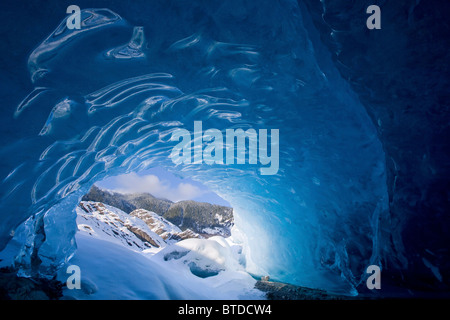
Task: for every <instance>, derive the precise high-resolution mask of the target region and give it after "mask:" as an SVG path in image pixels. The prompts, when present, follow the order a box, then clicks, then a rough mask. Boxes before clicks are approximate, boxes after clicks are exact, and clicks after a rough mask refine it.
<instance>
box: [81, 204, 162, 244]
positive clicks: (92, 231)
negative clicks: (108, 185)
mask: <svg viewBox="0 0 450 320" xmlns="http://www.w3.org/2000/svg"><path fill="white" fill-rule="evenodd" d="M77 225H78V230H79V231H81V232H84V233H86V234H88V235H89V236H92V237H94V238H98V239H102V240H106V241H110V242H115V243H120V244H122V245H124V246H126V247H129V248H130V249H133V250H136V251H142V250H144V249H149V248H160V247H164V246H166V243H165V241H164V240H163V239H162V238H161V237H160V236H159V235H158V234H156V233H155V232H153V231H152V230H151V229H150V228H149V227H148V226H147V225H146V224H145V222H143V221H142V220H141V219H139V218H137V217H133V216H130V215H128V214H126V213H125V212H123V211H122V210H120V209H117V208H115V207H112V206H109V205H106V204H103V203H101V202H93V201H82V202H81V203H80V205H79V206H78V207H77Z"/></svg>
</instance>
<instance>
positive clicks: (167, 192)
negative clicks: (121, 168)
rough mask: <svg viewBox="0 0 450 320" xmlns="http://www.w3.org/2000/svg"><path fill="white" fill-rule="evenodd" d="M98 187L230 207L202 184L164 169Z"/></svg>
mask: <svg viewBox="0 0 450 320" xmlns="http://www.w3.org/2000/svg"><path fill="white" fill-rule="evenodd" d="M96 185H97V186H99V187H100V188H102V189H108V190H112V191H116V192H121V193H137V192H146V193H150V194H152V195H154V196H155V197H158V198H165V199H169V200H171V201H174V202H177V201H180V200H196V201H202V202H209V203H214V204H220V205H226V206H229V205H230V204H229V203H228V202H227V201H225V200H224V199H222V198H220V197H219V196H218V195H217V194H215V193H214V192H212V191H211V190H209V189H208V188H206V187H205V186H204V185H202V184H201V183H198V182H196V181H193V180H190V179H187V178H185V179H181V178H178V177H176V176H175V175H173V174H171V173H170V172H167V171H166V170H163V169H162V168H155V169H150V170H146V171H145V172H140V173H134V172H132V173H129V174H123V175H119V176H114V177H109V178H106V179H105V180H103V181H100V182H97V183H96Z"/></svg>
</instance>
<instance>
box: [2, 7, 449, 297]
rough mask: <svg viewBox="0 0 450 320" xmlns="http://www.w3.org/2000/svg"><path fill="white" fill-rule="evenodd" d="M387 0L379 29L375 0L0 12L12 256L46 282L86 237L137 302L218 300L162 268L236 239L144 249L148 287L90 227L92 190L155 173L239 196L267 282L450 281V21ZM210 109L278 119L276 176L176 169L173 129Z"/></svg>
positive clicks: (398, 287)
mask: <svg viewBox="0 0 450 320" xmlns="http://www.w3.org/2000/svg"><path fill="white" fill-rule="evenodd" d="M374 2H377V3H378V4H379V5H380V7H381V11H382V27H381V29H380V30H369V29H367V27H366V19H367V17H368V15H367V14H366V8H367V7H368V6H369V5H371V4H373V3H371V1H358V2H354V1H352V2H349V1H343V0H342V1H341V0H339V1H331V0H330V1H329V0H324V1H309V0H304V1H303V0H299V1H293V0H279V1H278V0H277V1H250V0H249V1H240V0H230V1H215V0H214V1H185V0H180V1H157V0H152V1H144V0H139V1H133V2H132V3H129V2H125V1H115V0H110V1H101V0H92V1H87V0H86V1H85V0H79V1H77V3H76V4H77V6H79V7H80V8H81V26H80V28H79V29H77V28H73V29H70V28H69V27H68V23H67V20H68V19H69V17H70V15H69V14H67V13H66V8H67V5H68V4H67V3H65V2H64V1H58V2H56V1H55V2H52V3H50V2H49V3H44V2H42V3H41V2H39V3H38V2H30V3H29V4H27V6H28V7H27V8H23V7H20V6H17V5H16V4H15V3H14V2H10V3H8V4H5V5H4V6H3V5H2V6H3V9H2V11H1V13H0V15H1V21H2V23H4V25H2V26H1V27H0V28H1V30H2V46H3V50H2V52H3V54H2V57H1V58H0V64H1V72H0V79H1V84H2V85H1V88H0V99H1V102H2V107H1V112H2V117H1V118H0V121H1V125H0V128H1V135H0V136H1V139H2V147H1V149H0V152H1V156H0V161H1V165H0V171H1V175H0V178H1V186H0V188H1V192H0V197H1V198H0V199H1V200H0V250H1V251H2V252H1V253H0V259H1V261H0V267H2V268H6V267H9V268H13V270H14V272H15V273H16V274H17V275H18V276H21V277H31V278H44V279H45V278H48V279H50V278H53V277H54V276H55V274H58V273H59V274H60V273H61V270H63V271H65V269H64V268H65V267H66V266H67V265H69V264H71V263H72V264H73V259H78V261H80V263H81V262H83V261H85V260H86V259H88V258H87V257H83V256H80V253H78V256H77V250H78V249H80V250H81V248H84V250H88V251H89V250H91V251H89V252H91V253H92V252H96V257H97V258H96V259H95V261H94V260H92V259H91V261H89V262H87V260H86V261H85V262H86V263H90V264H91V266H92V268H93V269H95V268H103V270H104V273H105V277H106V275H107V274H108V266H111V265H115V267H114V268H111V272H110V274H109V276H110V278H107V279H106V278H105V279H104V280H102V281H103V284H104V283H108V281H112V280H111V279H117V278H118V277H125V280H124V281H125V283H128V284H130V288H135V291H134V292H133V293H131V292H128V293H127V291H124V293H123V296H122V298H147V299H172V298H187V299H196V298H205V297H216V296H215V293H214V292H207V293H203V294H204V295H203V296H199V295H198V292H193V291H192V288H191V287H189V286H188V285H183V284H179V285H174V284H173V280H172V279H173V278H174V277H176V275H173V274H171V272H172V271H170V270H166V269H165V268H164V267H161V265H162V264H163V262H161V261H163V260H164V259H165V260H170V261H168V262H170V263H175V262H174V261H175V260H174V259H171V257H173V256H174V255H180V254H181V255H189V254H193V252H197V253H198V252H202V250H206V249H205V248H209V249H208V250H207V252H208V253H207V254H206V255H211V254H212V255H213V256H214V257H218V256H220V257H221V258H223V257H225V258H226V257H228V256H229V255H230V254H232V248H231V247H230V246H228V245H227V244H224V243H223V239H222V240H221V239H219V240H217V242H214V243H211V242H208V244H205V243H206V242H205V243H202V244H199V243H195V242H186V243H184V244H183V248H184V249H186V248H188V249H189V250H191V251H189V252H191V253H189V254H187V253H186V252H187V251H186V252H185V251H183V250H184V249H183V250H181V251H173V248H172V249H167V250H166V251H164V254H162V255H161V257H163V256H164V259H162V258H161V259H160V261H159V262H158V263H156V262H155V263H153V264H146V263H147V262H145V261H143V260H145V259H144V258H142V257H139V258H138V259H136V260H135V261H134V267H136V266H138V267H136V268H144V267H143V266H144V265H145V268H153V269H152V270H151V272H150V273H151V274H152V278H151V279H152V281H153V283H154V285H153V286H152V289H151V290H150V291H148V289H146V290H147V291H146V294H145V295H141V296H140V295H138V294H136V292H137V291H139V290H141V289H142V288H141V287H140V286H141V285H142V281H141V280H139V279H136V278H133V276H134V275H133V274H130V273H127V274H126V275H124V274H123V273H121V272H125V273H126V270H127V269H128V270H129V268H133V267H130V266H128V265H122V266H118V263H117V261H115V260H114V256H115V255H120V254H121V252H122V251H123V250H124V249H120V250H119V249H117V248H115V247H113V246H112V245H111V244H108V245H105V246H104V247H99V246H100V245H95V244H92V243H87V242H86V240H85V239H81V240H80V241H77V240H76V237H75V236H76V233H77V224H76V222H75V219H76V216H77V213H76V207H77V205H78V203H79V202H80V200H81V198H82V197H83V195H85V194H86V193H87V192H88V191H89V189H90V188H91V187H92V186H93V185H94V183H96V182H98V181H100V180H102V179H105V178H107V177H112V176H117V175H120V174H128V173H133V172H134V173H139V172H142V171H144V170H147V169H150V168H154V167H160V168H164V169H165V170H167V171H169V172H172V173H174V174H176V175H179V176H180V177H188V178H190V179H192V180H195V181H198V182H201V183H202V184H204V185H205V186H207V187H208V188H210V189H211V190H213V191H214V192H215V193H216V194H218V195H219V196H220V197H222V198H223V199H225V200H226V201H228V202H229V203H230V204H231V206H232V207H233V210H234V215H235V227H236V228H235V230H234V232H235V234H234V235H233V236H235V237H238V236H239V239H240V241H241V243H242V254H243V257H242V259H244V260H245V263H244V264H243V268H244V269H245V272H247V273H248V274H250V275H252V276H253V277H261V276H270V279H273V280H276V281H280V282H283V283H288V284H292V285H297V286H305V287H309V288H317V289H322V290H326V291H328V292H331V293H335V294H342V295H348V296H357V295H358V294H362V293H368V292H369V291H370V290H368V289H367V287H366V280H367V278H368V276H369V274H368V273H367V272H366V271H367V268H368V266H370V265H376V266H379V267H380V269H381V274H382V285H383V290H376V291H377V292H373V294H375V295H377V296H381V297H383V296H386V297H391V296H405V295H406V296H408V295H410V296H411V295H412V296H421V294H422V293H423V292H428V293H430V292H431V293H433V294H448V292H449V277H450V274H449V271H450V268H449V261H450V260H449V258H448V257H449V248H448V244H449V243H450V239H449V234H450V233H449V232H448V228H449V226H450V219H449V215H448V210H447V209H448V202H449V191H448V190H449V181H448V176H449V170H450V166H449V163H450V162H449V154H448V142H449V140H448V137H449V136H450V132H449V128H450V126H449V113H448V101H449V100H448V99H449V98H450V97H449V91H448V84H449V77H448V74H449V66H450V64H449V61H450V60H449V51H448V48H449V45H450V43H449V41H450V40H449V39H450V28H449V26H448V24H437V23H435V21H439V19H445V14H444V13H443V12H442V10H441V8H440V6H441V4H438V3H436V2H427V1H395V2H392V1H374ZM196 121H197V122H198V121H201V123H202V126H203V128H202V130H203V131H204V132H205V131H206V130H208V129H211V130H213V129H215V130H216V131H214V132H219V133H220V132H222V133H223V135H224V136H225V132H226V130H229V129H233V130H237V129H242V130H243V131H245V130H248V129H254V130H255V132H265V131H263V130H267V132H270V130H275V129H276V130H278V131H277V132H279V136H278V141H279V144H277V150H279V154H278V159H279V163H278V168H277V169H278V170H277V172H276V174H266V175H264V174H261V172H260V169H261V166H262V165H261V164H260V163H259V162H258V163H257V164H255V163H251V162H249V161H247V162H245V163H242V162H233V163H219V162H213V163H211V162H209V163H205V162H198V161H197V162H196V161H192V162H183V163H175V162H174V161H172V159H171V157H170V154H171V152H172V150H173V148H174V146H175V145H176V144H177V143H178V141H174V139H171V137H172V136H173V133H174V132H176V131H177V130H180V129H183V130H185V131H188V132H194V129H195V128H194V122H196ZM210 132H213V131H210ZM272 138H273V137H272ZM193 140H195V137H194V139H193ZM268 141H269V142H268V143H269V146H270V140H268ZM203 142H204V143H206V142H205V141H203ZM193 143H196V142H195V141H193ZM259 143H260V144H261V140H259ZM199 147H200V148H202V142H201V141H200V146H199ZM266 147H267V146H266ZM267 148H268V149H269V150H265V152H266V155H267V154H268V153H267V152H268V151H269V153H270V148H269V147H267ZM215 152H216V153H217V152H219V150H218V149H216V150H215ZM272 153H273V150H272ZM216 155H217V154H216ZM244 155H245V152H244ZM248 156H250V155H248ZM255 159H256V158H255ZM258 159H259V158H258ZM266 163H267V162H266ZM237 233H238V235H237ZM221 241H222V242H221ZM225 247H226V248H228V249H229V251H226V252H225V251H224V250H225V249H223V248H225ZM230 248H231V249H230ZM188 249H186V250H188ZM228 249H226V250H228ZM121 250H122V251H121ZM230 250H231V251H230ZM80 252H81V251H80ZM205 252H206V251H205ZM230 252H231V253H230ZM77 257H78V258H77ZM123 257H128V253H126V252H123ZM214 257H213V258H211V259H214ZM194 258H195V257H194ZM194 258H193V259H194ZM83 259H84V260H83ZM131 260H133V258H131V257H130V258H124V260H123V261H128V262H127V263H130V262H129V261H131ZM71 261H72V262H71ZM224 263H225V264H226V265H227V267H226V268H228V267H229V268H234V267H232V266H229V265H231V262H230V263H228V262H224ZM227 263H228V264H227ZM196 268H197V266H196V265H194V266H193V265H191V271H193V273H195V272H196V270H197V269H196ZM224 268H225V267H224ZM169 269H170V268H169ZM136 270H137V269H136ZM202 270H203V269H202ZM218 270H219V271H220V270H221V269H220V268H219V269H218ZM141 271H142V270H141ZM197 271H198V270H197ZM219 271H217V272H219ZM201 272H204V270H203V271H201ZM211 272H212V274H216V273H215V272H216V271H214V270H213V271H211ZM142 273H143V274H145V273H148V270H147V271H146V272H144V271H142ZM200 274H201V273H200ZM239 274H240V275H241V276H242V277H243V278H242V279H241V280H242V281H248V279H247V278H246V277H244V276H243V273H239ZM135 276H136V275H135ZM149 277H150V276H149ZM244 278H245V279H244ZM149 279H150V278H149ZM224 279H225V278H223V279H222V280H223V281H225V280H224ZM91 280H92V279H91ZM97 280H98V281H101V280H99V279H97ZM156 281H157V282H156ZM234 281H237V280H236V279H235V280H234ZM224 285H227V286H229V288H230V290H229V291H228V292H233V290H232V288H233V284H230V283H229V284H224ZM84 286H85V291H89V290H98V288H99V283H96V282H95V281H94V280H92V281H90V282H89V281H88V282H85V283H84ZM130 290H132V289H130ZM142 290H144V289H142ZM103 297H106V298H108V296H103ZM217 297H219V298H221V296H217ZM230 297H233V295H230ZM119 298H120V296H119Z"/></svg>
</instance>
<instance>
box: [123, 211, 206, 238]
mask: <svg viewBox="0 0 450 320" xmlns="http://www.w3.org/2000/svg"><path fill="white" fill-rule="evenodd" d="M130 216H132V217H136V218H139V219H141V220H142V221H144V222H145V223H146V224H147V226H148V227H149V228H150V229H151V230H152V231H153V232H155V233H156V234H158V235H159V236H160V237H161V238H163V239H164V241H166V242H167V243H174V242H178V241H180V240H183V239H189V238H202V236H200V235H199V234H197V233H195V232H194V231H192V230H190V229H186V230H184V231H182V230H181V229H180V228H178V227H177V226H176V225H174V224H173V223H172V222H170V221H168V220H166V219H165V218H163V217H162V216H160V215H159V214H157V213H155V212H152V211H148V210H145V209H137V210H134V211H133V212H131V213H130Z"/></svg>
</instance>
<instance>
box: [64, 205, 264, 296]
mask: <svg viewBox="0 0 450 320" xmlns="http://www.w3.org/2000/svg"><path fill="white" fill-rule="evenodd" d="M84 205H85V207H87V206H88V205H89V209H90V210H89V211H90V212H86V211H85V210H83V209H82V208H77V214H78V218H77V222H78V229H79V231H78V232H77V234H76V241H77V247H78V249H77V251H76V253H75V255H74V256H73V258H72V259H71V260H70V261H69V263H68V264H67V266H66V267H64V268H62V269H60V270H59V272H58V279H59V280H60V281H62V282H66V281H67V279H68V277H69V276H70V275H71V274H70V273H66V270H67V267H68V266H69V265H77V266H79V267H80V270H81V275H80V279H81V289H68V288H65V289H64V297H65V298H75V299H86V300H99V299H100V300H105V299H108V300H109V299H126V300H128V299H133V300H135V299H199V300H204V299H219V300H235V299H264V294H263V293H262V292H261V291H259V290H257V289H255V288H254V286H255V283H256V280H255V279H254V278H253V277H252V276H251V275H250V274H248V273H247V272H246V271H245V270H244V267H243V265H241V264H240V263H239V261H242V257H241V256H240V255H241V252H242V249H241V245H240V244H237V243H234V242H233V240H232V238H223V237H220V236H214V237H211V238H209V239H186V240H182V241H179V242H177V243H173V244H166V243H165V242H164V240H163V239H162V238H159V239H160V241H162V242H161V246H159V247H155V246H152V247H149V248H148V247H146V246H145V245H143V244H141V243H140V242H137V243H139V244H140V246H137V245H133V246H130V245H129V242H130V241H131V239H132V241H137V240H139V239H137V238H136V239H134V238H132V237H133V234H132V233H130V232H129V231H128V229H127V228H126V227H125V224H127V223H128V224H132V225H134V226H139V227H140V228H142V229H143V230H145V228H144V227H143V226H142V223H143V224H144V225H145V223H144V222H143V221H142V220H140V219H139V218H137V217H131V216H129V215H127V214H126V213H124V212H122V211H120V210H119V209H116V208H114V207H111V206H107V205H104V206H105V209H106V210H103V209H102V207H101V206H100V210H98V208H99V206H98V205H99V203H95V202H84ZM94 205H96V206H94ZM101 205H103V204H101ZM86 218H87V219H86ZM119 221H122V222H124V223H119ZM117 230H121V231H123V232H122V233H119V232H118V231H117ZM149 231H150V232H152V231H151V230H146V232H149ZM154 235H156V234H155V233H153V235H152V236H154ZM156 236H157V235H156ZM140 247H142V248H143V249H142V248H140Z"/></svg>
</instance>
